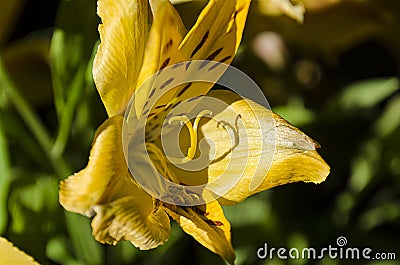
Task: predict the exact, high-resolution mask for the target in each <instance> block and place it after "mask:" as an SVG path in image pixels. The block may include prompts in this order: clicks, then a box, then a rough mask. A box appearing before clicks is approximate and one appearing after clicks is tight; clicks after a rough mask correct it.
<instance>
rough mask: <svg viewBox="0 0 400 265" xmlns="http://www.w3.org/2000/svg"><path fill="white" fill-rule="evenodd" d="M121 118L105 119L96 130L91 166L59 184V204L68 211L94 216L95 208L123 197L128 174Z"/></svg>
mask: <svg viewBox="0 0 400 265" xmlns="http://www.w3.org/2000/svg"><path fill="white" fill-rule="evenodd" d="M122 120H123V117H122V116H114V117H112V118H110V119H108V120H106V121H105V122H104V123H103V124H102V125H101V126H100V127H99V129H98V130H97V132H96V136H95V140H94V142H93V146H92V150H91V151H90V157H89V163H88V165H87V167H86V168H85V169H83V170H81V171H80V172H78V173H76V174H74V175H72V176H70V177H68V178H67V179H66V180H64V181H62V182H61V185H60V203H61V205H62V206H63V207H64V208H65V209H67V210H68V211H71V212H75V213H80V214H84V215H86V216H92V215H93V209H92V206H93V205H95V204H101V203H102V202H105V201H110V200H112V199H113V198H114V197H120V196H118V194H116V193H117V192H118V190H119V189H120V185H121V184H122V183H123V182H124V178H125V176H126V174H127V172H128V168H127V165H126V162H125V158H124V154H123V150H122Z"/></svg>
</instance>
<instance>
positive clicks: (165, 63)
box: [160, 58, 171, 70]
mask: <svg viewBox="0 0 400 265" xmlns="http://www.w3.org/2000/svg"><path fill="white" fill-rule="evenodd" d="M170 60H171V58H167V59H166V60H165V61H164V62H163V63H162V65H161V67H160V70H162V69H164V68H165V67H167V65H168V64H169V61H170Z"/></svg>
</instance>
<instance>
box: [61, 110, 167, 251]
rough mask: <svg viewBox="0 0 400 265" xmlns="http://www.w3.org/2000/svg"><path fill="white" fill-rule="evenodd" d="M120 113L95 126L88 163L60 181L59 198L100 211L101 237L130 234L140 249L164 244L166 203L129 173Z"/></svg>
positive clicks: (81, 209)
mask: <svg viewBox="0 0 400 265" xmlns="http://www.w3.org/2000/svg"><path fill="white" fill-rule="evenodd" d="M122 121H123V118H122V116H114V117H112V118H109V119H108V120H106V121H105V122H104V123H103V124H102V125H101V126H100V127H99V129H98V130H97V132H96V136H95V140H94V143H93V146H92V150H91V152H90V158H89V163H88V165H87V167H86V168H85V169H83V170H82V171H80V172H79V173H77V174H75V175H73V176H70V177H69V178H68V179H66V180H64V181H63V182H62V183H61V189H60V203H61V205H62V206H63V207H64V208H65V209H67V210H69V211H71V212H76V213H80V214H84V215H86V216H89V217H91V216H93V215H96V216H95V218H94V219H93V222H92V228H93V235H94V237H95V238H96V240H98V241H100V242H102V243H108V244H116V243H117V242H118V241H120V240H130V241H131V242H132V244H133V245H135V246H136V247H138V248H140V249H150V248H154V247H157V246H158V245H161V244H163V243H164V242H165V241H166V240H167V239H168V235H169V231H170V224H169V218H168V216H167V214H166V213H165V211H164V210H162V209H163V208H160V207H158V206H156V205H155V204H154V203H153V199H152V198H151V196H150V195H148V194H147V193H146V192H145V191H143V190H142V189H140V188H139V187H138V185H137V184H136V183H135V182H134V180H133V178H132V176H131V175H130V173H129V171H128V168H127V164H126V162H125V158H124V153H123V150H122Z"/></svg>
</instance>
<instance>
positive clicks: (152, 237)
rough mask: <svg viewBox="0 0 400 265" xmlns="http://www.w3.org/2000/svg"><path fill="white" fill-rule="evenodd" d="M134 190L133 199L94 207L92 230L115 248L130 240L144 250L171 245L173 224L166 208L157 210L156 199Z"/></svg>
mask: <svg viewBox="0 0 400 265" xmlns="http://www.w3.org/2000/svg"><path fill="white" fill-rule="evenodd" d="M128 177H129V178H131V177H130V176H128ZM134 189H135V190H132V191H131V195H129V196H126V197H123V198H121V199H118V200H115V201H113V202H111V203H108V204H104V205H96V206H94V211H95V212H96V216H95V218H94V219H93V222H92V228H93V235H94V237H95V238H96V240H98V241H99V242H102V243H108V244H113V245H115V244H116V243H118V242H119V241H121V240H129V241H131V243H132V244H133V245H134V246H136V247H138V248H139V249H142V250H147V249H151V248H155V247H157V246H159V245H162V244H163V243H165V242H166V241H167V239H168V237H169V233H170V222H169V217H168V215H167V214H166V212H165V210H164V208H163V207H158V206H154V205H153V200H152V198H151V197H150V196H149V195H148V194H147V193H146V192H144V191H143V190H141V189H140V188H137V187H135V188H134Z"/></svg>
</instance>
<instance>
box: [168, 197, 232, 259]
mask: <svg viewBox="0 0 400 265" xmlns="http://www.w3.org/2000/svg"><path fill="white" fill-rule="evenodd" d="M166 211H167V212H168V214H169V215H170V216H171V217H172V218H173V219H174V220H175V221H176V222H177V223H178V224H179V225H180V226H181V227H182V229H183V230H184V231H185V232H186V233H188V234H189V235H191V236H193V237H194V239H196V240H197V241H198V242H199V243H200V244H202V245H203V246H205V247H206V248H208V249H209V250H211V251H212V252H214V253H216V254H218V255H220V256H221V257H222V258H224V259H225V260H226V261H228V262H229V263H230V264H233V263H234V261H235V252H234V250H233V247H232V244H231V225H230V223H229V222H228V220H227V219H226V218H225V216H224V213H223V211H222V208H221V206H220V205H219V203H218V202H217V201H214V202H211V203H208V204H206V205H202V206H197V207H183V208H182V207H176V208H175V209H173V210H172V209H167V208H166Z"/></svg>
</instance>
